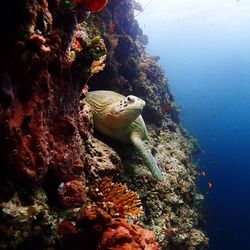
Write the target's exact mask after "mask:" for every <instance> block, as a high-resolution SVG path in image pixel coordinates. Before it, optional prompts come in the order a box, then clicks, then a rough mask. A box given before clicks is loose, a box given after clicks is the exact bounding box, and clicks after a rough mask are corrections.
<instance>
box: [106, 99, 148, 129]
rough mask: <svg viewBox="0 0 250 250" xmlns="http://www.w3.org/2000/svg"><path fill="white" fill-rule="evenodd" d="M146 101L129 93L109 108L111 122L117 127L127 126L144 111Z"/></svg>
mask: <svg viewBox="0 0 250 250" xmlns="http://www.w3.org/2000/svg"><path fill="white" fill-rule="evenodd" d="M145 105H146V103H145V102H144V101H143V100H142V99H140V98H139V97H136V96H134V95H129V96H126V97H124V98H123V99H121V100H119V101H117V102H115V103H113V104H112V105H111V107H110V110H109V115H108V116H109V118H110V122H111V123H113V124H114V125H115V126H116V127H122V126H127V125H128V124H129V123H131V122H133V121H134V120H135V119H136V118H137V117H138V116H139V115H140V114H141V112H142V110H143V108H144V107H145Z"/></svg>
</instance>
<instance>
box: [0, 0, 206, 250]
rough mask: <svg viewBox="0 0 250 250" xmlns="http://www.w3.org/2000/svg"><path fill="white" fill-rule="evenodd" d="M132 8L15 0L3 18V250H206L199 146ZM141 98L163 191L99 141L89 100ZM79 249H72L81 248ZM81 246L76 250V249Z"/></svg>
mask: <svg viewBox="0 0 250 250" xmlns="http://www.w3.org/2000/svg"><path fill="white" fill-rule="evenodd" d="M138 6H139V5H138V4H137V3H136V2H134V1H132V0H122V1H118V0H110V1H109V2H108V3H107V2H106V1H105V0H104V1H103V0H93V1H87V0H72V1H63V0H14V1H11V2H6V3H5V5H4V7H3V8H1V10H0V12H1V14H0V37H1V39H0V208H1V210H0V220H1V223H0V249H89V250H92V249H100V250H104V249H166V250H167V249H206V248H207V245H208V239H207V237H206V236H205V235H204V233H203V232H202V231H201V221H202V216H201V214H200V213H199V210H198V208H199V204H200V202H201V201H202V199H203V197H202V195H201V194H199V193H198V192H197V188H196V177H197V173H196V167H195V165H194V164H193V163H192V159H191V157H192V154H193V153H194V152H195V151H196V150H197V144H196V142H195V141H194V140H193V139H192V138H191V137H190V136H189V135H188V133H187V132H186V131H185V130H184V129H183V128H182V127H181V125H180V124H179V114H178V112H179V111H178V108H177V106H176V104H175V103H174V99H173V96H172V95H171V93H170V90H169V87H168V82H167V78H166V76H165V74H164V72H163V71H162V69H161V68H160V66H159V65H158V64H157V58H156V57H155V58H154V57H151V56H149V55H148V54H147V53H146V52H145V45H146V42H147V37H146V36H145V35H144V34H143V32H142V30H141V29H140V27H139V25H138V23H137V21H136V19H135V17H134V9H135V8H138ZM96 89H108V90H113V91H117V92H119V93H122V94H124V95H128V94H133V95H137V96H139V97H141V98H142V99H144V100H145V101H146V103H147V106H146V108H145V110H144V111H143V114H142V115H143V117H144V120H145V122H146V125H147V128H148V131H149V136H150V140H149V142H148V143H147V144H148V148H149V149H150V150H151V152H152V154H153V155H154V157H155V158H156V160H157V162H158V165H159V166H160V168H161V169H162V171H163V172H164V173H165V174H164V181H163V182H157V181H156V180H155V179H154V178H153V177H152V175H151V174H150V172H149V171H148V170H147V169H146V168H145V166H144V163H143V162H142V160H141V158H140V157H139V156H138V155H137V154H136V153H135V152H134V150H133V148H132V146H130V145H129V146H128V145H125V144H123V143H120V142H117V141H114V140H111V139H109V138H106V137H104V136H102V135H100V134H98V133H95V134H94V136H93V133H94V130H93V120H92V114H91V110H90V108H89V107H88V106H87V105H86V103H85V101H84V96H85V95H86V93H87V92H88V90H96ZM70 242H71V243H70ZM69 243H70V244H69Z"/></svg>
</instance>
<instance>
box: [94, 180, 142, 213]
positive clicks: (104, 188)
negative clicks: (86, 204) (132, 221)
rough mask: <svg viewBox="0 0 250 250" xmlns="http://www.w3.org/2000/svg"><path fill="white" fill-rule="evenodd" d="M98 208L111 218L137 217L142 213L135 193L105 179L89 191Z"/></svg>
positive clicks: (122, 185)
mask: <svg viewBox="0 0 250 250" xmlns="http://www.w3.org/2000/svg"><path fill="white" fill-rule="evenodd" d="M90 194H91V196H92V198H93V200H94V201H96V204H97V205H98V207H100V208H102V209H104V210H106V211H107V212H108V213H109V214H110V215H111V216H113V217H125V216H127V217H132V218H133V217H138V216H140V215H141V214H142V213H143V210H142V206H141V201H140V199H139V196H138V194H137V193H136V192H133V191H130V190H128V188H127V186H126V184H121V183H113V182H112V180H111V178H105V179H103V180H102V181H101V182H99V183H97V185H95V186H94V187H93V188H91V190H90Z"/></svg>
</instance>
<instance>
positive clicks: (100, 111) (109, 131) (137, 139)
mask: <svg viewBox="0 0 250 250" xmlns="http://www.w3.org/2000/svg"><path fill="white" fill-rule="evenodd" d="M85 100H86V102H87V104H89V106H90V108H91V110H92V112H93V121H94V126H95V128H96V130H98V131H99V132H101V133H103V134H104V135H106V136H109V137H111V138H114V139H117V140H120V141H122V142H126V143H131V144H133V145H134V146H135V148H136V150H137V151H138V152H139V154H140V155H141V157H142V158H143V160H144V162H145V165H146V166H147V167H148V169H149V170H150V171H151V173H152V175H153V176H154V177H155V178H156V179H157V180H159V181H162V180H163V175H162V173H161V171H160V169H159V167H158V166H157V163H156V161H155V159H154V157H153V156H152V154H151V153H150V152H149V151H148V150H147V149H146V147H145V144H144V142H143V140H145V139H148V132H147V129H146V126H145V123H144V121H143V118H142V116H141V112H142V110H143V108H144V106H145V102H144V101H143V100H142V99H140V98H138V97H136V96H133V95H129V96H127V97H125V96H123V95H121V94H118V93H116V92H113V91H107V90H98V91H91V92H89V93H88V94H87V96H86V97H85Z"/></svg>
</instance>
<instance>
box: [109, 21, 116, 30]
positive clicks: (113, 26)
mask: <svg viewBox="0 0 250 250" xmlns="http://www.w3.org/2000/svg"><path fill="white" fill-rule="evenodd" d="M115 29H116V24H115V23H111V24H110V27H109V30H110V31H111V32H115Z"/></svg>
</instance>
